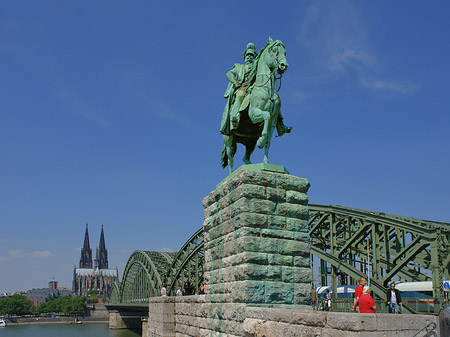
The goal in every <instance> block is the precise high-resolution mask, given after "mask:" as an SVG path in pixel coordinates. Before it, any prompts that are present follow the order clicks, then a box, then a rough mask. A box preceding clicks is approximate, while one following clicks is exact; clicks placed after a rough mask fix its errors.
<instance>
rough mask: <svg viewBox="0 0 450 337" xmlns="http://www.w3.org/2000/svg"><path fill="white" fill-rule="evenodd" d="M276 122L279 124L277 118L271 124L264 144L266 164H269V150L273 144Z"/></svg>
mask: <svg viewBox="0 0 450 337" xmlns="http://www.w3.org/2000/svg"><path fill="white" fill-rule="evenodd" d="M276 122H277V119H276V118H275V119H274V120H272V121H271V122H270V123H269V124H270V127H269V128H268V130H267V139H266V142H265V144H264V161H263V163H265V164H267V163H268V162H269V148H270V144H271V142H272V135H273V131H274V130H275V125H276Z"/></svg>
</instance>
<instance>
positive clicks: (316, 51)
mask: <svg viewBox="0 0 450 337" xmlns="http://www.w3.org/2000/svg"><path fill="white" fill-rule="evenodd" d="M359 16H360V15H359V14H358V12H357V11H356V10H355V9H354V8H353V7H352V6H351V5H350V3H349V2H347V1H340V2H329V1H323V0H318V1H315V2H314V3H313V4H312V5H311V6H310V7H309V8H308V9H307V10H306V12H305V16H304V18H303V19H302V22H303V24H302V27H301V29H300V33H299V36H298V40H299V41H300V43H301V44H302V45H303V47H304V48H305V49H306V50H307V51H308V53H309V54H310V55H311V56H312V58H313V59H314V60H315V61H316V62H317V63H318V64H319V68H321V69H322V71H323V74H322V76H327V77H332V78H333V79H334V80H339V79H341V78H343V77H347V78H352V79H353V80H354V83H355V85H358V86H360V87H362V88H365V89H370V90H373V91H381V90H383V91H389V92H393V93H398V94H410V93H413V92H415V91H416V90H417V89H418V86H417V85H415V84H413V83H409V82H407V81H401V80H400V81H396V80H386V79H384V78H382V77H383V75H380V74H381V73H383V66H382V62H380V60H379V57H378V56H377V54H376V52H374V51H373V50H372V48H371V46H370V37H368V36H367V35H366V30H367V28H366V23H365V22H364V20H361V19H360V17H359Z"/></svg>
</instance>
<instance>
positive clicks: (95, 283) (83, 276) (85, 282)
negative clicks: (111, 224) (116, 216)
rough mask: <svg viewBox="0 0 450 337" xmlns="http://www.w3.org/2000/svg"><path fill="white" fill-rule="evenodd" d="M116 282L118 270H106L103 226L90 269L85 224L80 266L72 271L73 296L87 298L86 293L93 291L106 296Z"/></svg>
mask: <svg viewBox="0 0 450 337" xmlns="http://www.w3.org/2000/svg"><path fill="white" fill-rule="evenodd" d="M118 281H119V271H118V269H117V268H116V269H108V251H107V250H106V245H105V234H104V233H103V225H102V232H101V234H100V244H99V247H97V249H96V250H95V260H94V266H93V267H92V249H91V247H90V245H89V232H88V225H87V224H86V232H85V234H84V244H83V248H81V258H80V265H79V268H77V267H76V266H75V268H74V271H73V283H72V292H73V294H74V295H79V296H87V294H88V291H90V290H95V291H97V294H98V295H102V296H107V295H109V293H110V292H111V287H112V284H113V283H114V282H118Z"/></svg>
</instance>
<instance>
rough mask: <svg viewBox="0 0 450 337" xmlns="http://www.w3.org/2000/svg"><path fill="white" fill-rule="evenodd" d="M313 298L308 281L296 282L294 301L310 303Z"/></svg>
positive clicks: (299, 303) (304, 303)
mask: <svg viewBox="0 0 450 337" xmlns="http://www.w3.org/2000/svg"><path fill="white" fill-rule="evenodd" d="M310 299H311V285H310V284H309V282H308V283H297V284H294V303H295V304H297V305H302V304H303V305H309V304H310Z"/></svg>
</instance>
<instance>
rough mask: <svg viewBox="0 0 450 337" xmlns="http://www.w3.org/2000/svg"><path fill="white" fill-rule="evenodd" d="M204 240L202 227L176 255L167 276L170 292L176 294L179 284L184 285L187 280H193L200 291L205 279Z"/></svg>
mask: <svg viewBox="0 0 450 337" xmlns="http://www.w3.org/2000/svg"><path fill="white" fill-rule="evenodd" d="M203 240H204V233H203V227H202V228H200V229H199V230H198V231H197V232H195V233H194V234H193V235H192V236H191V237H190V238H189V240H188V241H186V243H185V244H184V245H183V247H181V249H180V251H179V252H178V254H177V255H176V256H175V258H174V260H173V262H172V266H171V268H170V273H169V274H168V277H167V285H168V288H167V291H168V293H169V294H171V295H174V294H175V292H176V287H177V285H178V286H182V285H184V283H185V282H186V281H189V282H192V283H193V286H194V290H195V292H196V293H198V289H199V286H200V282H201V281H203V261H204V249H203Z"/></svg>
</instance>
